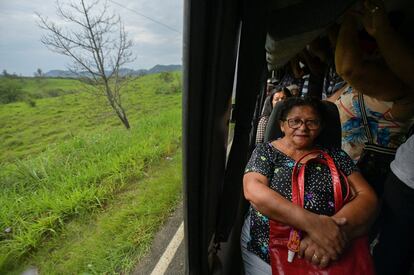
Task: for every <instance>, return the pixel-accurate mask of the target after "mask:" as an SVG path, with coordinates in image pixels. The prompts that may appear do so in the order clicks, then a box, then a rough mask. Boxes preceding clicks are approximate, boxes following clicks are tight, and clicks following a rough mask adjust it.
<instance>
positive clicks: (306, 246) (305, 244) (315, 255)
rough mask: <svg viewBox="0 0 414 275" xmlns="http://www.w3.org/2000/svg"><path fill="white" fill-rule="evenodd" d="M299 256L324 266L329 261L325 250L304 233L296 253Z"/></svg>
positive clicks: (321, 266)
mask: <svg viewBox="0 0 414 275" xmlns="http://www.w3.org/2000/svg"><path fill="white" fill-rule="evenodd" d="M298 257H299V258H304V259H306V260H307V261H309V262H310V263H312V264H314V265H317V266H319V267H320V268H325V267H327V266H328V265H329V264H330V263H331V258H330V257H329V255H328V253H327V252H326V250H324V249H322V248H320V247H319V246H318V245H317V244H316V243H315V242H314V241H312V239H311V238H310V237H309V236H307V235H305V236H304V237H303V239H302V240H301V242H300V248H299V253H298Z"/></svg>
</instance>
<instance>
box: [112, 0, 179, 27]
mask: <svg viewBox="0 0 414 275" xmlns="http://www.w3.org/2000/svg"><path fill="white" fill-rule="evenodd" d="M108 1H109V2H112V3H114V4H115V5H118V6H120V7H122V8H124V9H127V10H129V11H132V12H133V13H136V14H138V15H140V16H142V17H145V18H146V19H148V20H151V21H152V22H154V23H157V24H159V25H161V26H164V27H165V28H167V29H169V30H171V31H174V32H176V33H179V34H181V32H180V31H179V30H177V29H174V28H173V27H170V26H169V25H167V24H164V23H162V22H160V21H158V20H156V19H153V18H151V17H149V16H146V15H145V14H142V13H140V12H138V11H136V10H133V9H130V8H128V7H126V6H124V5H122V4H120V3H118V2H116V1H113V0H108Z"/></svg>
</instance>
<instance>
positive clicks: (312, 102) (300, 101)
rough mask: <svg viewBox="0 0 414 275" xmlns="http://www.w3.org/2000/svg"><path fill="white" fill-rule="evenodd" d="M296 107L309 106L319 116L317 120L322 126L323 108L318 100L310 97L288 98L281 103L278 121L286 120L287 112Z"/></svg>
mask: <svg viewBox="0 0 414 275" xmlns="http://www.w3.org/2000/svg"><path fill="white" fill-rule="evenodd" d="M298 106H309V107H311V108H313V109H314V110H315V111H316V112H317V113H318V115H319V120H320V121H321V124H322V125H323V117H324V114H325V107H324V106H323V104H322V102H321V101H320V100H318V99H315V98H312V97H304V98H303V97H290V98H288V99H286V100H285V101H284V102H283V105H282V106H281V107H280V112H279V116H278V120H282V121H284V120H286V118H287V115H288V114H289V112H290V111H291V110H292V109H293V108H294V107H298Z"/></svg>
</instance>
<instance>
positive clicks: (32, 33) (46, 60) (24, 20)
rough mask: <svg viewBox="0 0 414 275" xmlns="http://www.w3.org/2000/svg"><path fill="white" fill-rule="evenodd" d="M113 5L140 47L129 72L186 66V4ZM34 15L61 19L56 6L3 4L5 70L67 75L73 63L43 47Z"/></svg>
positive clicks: (172, 0)
mask: <svg viewBox="0 0 414 275" xmlns="http://www.w3.org/2000/svg"><path fill="white" fill-rule="evenodd" d="M60 1H61V2H66V1H70V0H60ZM73 1H75V2H76V1H77V0H73ZM117 3H119V4H120V5H121V6H120V5H118V4H117ZM108 4H109V6H110V8H112V9H113V10H114V11H115V12H116V13H118V14H120V15H121V17H122V20H123V22H124V24H125V29H126V31H127V33H128V37H129V38H130V39H132V40H133V42H134V47H133V49H132V50H133V52H134V54H135V56H136V57H137V58H136V60H135V61H134V62H133V63H130V64H127V65H126V67H128V68H131V69H135V70H136V69H149V68H151V67H153V66H154V65H156V64H165V65H168V64H181V63H182V60H181V58H182V26H183V0H108ZM122 6H124V7H122ZM34 12H38V13H40V14H42V15H45V16H47V17H49V18H50V19H56V15H55V14H56V9H55V1H54V0H0V70H1V71H3V70H4V69H6V70H7V72H9V73H16V74H18V75H26V76H33V73H34V72H35V71H36V70H37V68H40V69H42V71H43V72H47V71H49V70H53V69H61V70H64V69H66V68H67V65H69V64H70V61H69V59H68V58H66V57H64V56H62V55H59V54H57V53H54V52H51V51H50V50H48V49H47V48H46V47H45V46H44V45H43V44H42V43H41V42H40V38H41V36H42V33H44V31H43V30H41V29H40V28H39V27H38V26H37V24H36V21H37V17H36V15H35V14H34ZM139 14H142V15H144V16H142V15H139ZM145 16H146V17H149V18H151V19H153V20H154V21H158V22H159V23H156V22H154V21H152V20H151V19H148V18H146V17H145ZM164 25H167V26H168V27H169V28H168V27H166V26H164ZM172 29H173V30H172ZM1 71H0V72H1Z"/></svg>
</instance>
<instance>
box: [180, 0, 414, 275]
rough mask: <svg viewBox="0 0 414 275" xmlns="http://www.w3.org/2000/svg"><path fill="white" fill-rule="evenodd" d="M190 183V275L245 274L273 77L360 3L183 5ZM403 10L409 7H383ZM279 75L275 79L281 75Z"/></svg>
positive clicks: (274, 0) (409, 11)
mask: <svg viewBox="0 0 414 275" xmlns="http://www.w3.org/2000/svg"><path fill="white" fill-rule="evenodd" d="M184 2H185V5H184V9H185V11H184V14H185V16H184V18H185V19H184V20H185V22H184V28H185V29H184V49H183V50H184V52H183V58H184V60H183V64H184V76H183V77H184V81H183V83H184V94H183V154H184V155H183V156H184V160H183V167H184V168H183V169H184V171H183V180H184V182H183V184H184V222H185V248H186V273H187V274H243V263H242V259H241V253H240V244H239V242H240V231H241V226H242V222H243V218H244V214H245V212H246V210H247V207H248V203H247V201H246V200H245V199H244V197H243V192H242V178H243V171H244V167H245V165H246V163H247V161H248V158H249V156H250V154H251V152H252V150H253V149H254V146H255V142H254V136H255V133H256V125H257V119H258V116H259V113H260V110H261V107H262V105H263V101H264V98H265V86H266V79H267V78H269V77H272V76H275V73H273V75H272V72H277V70H278V68H280V67H282V66H283V65H285V64H286V63H287V62H288V61H289V60H290V59H291V58H292V57H293V56H294V55H295V54H297V53H299V52H300V51H301V50H302V49H303V48H305V47H306V45H307V44H308V43H310V42H311V41H312V40H313V39H315V38H316V37H318V36H321V35H324V34H325V33H326V30H327V28H328V27H329V26H331V25H332V24H334V23H335V22H340V20H341V16H342V15H343V14H344V13H345V12H346V11H347V10H348V9H349V8H350V7H351V6H352V5H354V4H355V3H356V1H353V0H337V1H331V0H307V1H303V0H265V1H256V2H253V1H238V0H229V1H221V0H210V1H202V2H200V1H191V0H185V1H184ZM385 6H386V8H387V10H393V9H399V10H403V11H405V12H406V14H405V18H406V20H405V21H404V22H403V24H404V26H405V27H406V28H409V26H412V24H411V22H410V20H411V21H412V20H413V18H414V16H413V11H414V8H413V5H412V3H410V1H408V0H407V1H391V0H390V1H387V0H386V1H385ZM276 76H277V73H276Z"/></svg>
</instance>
